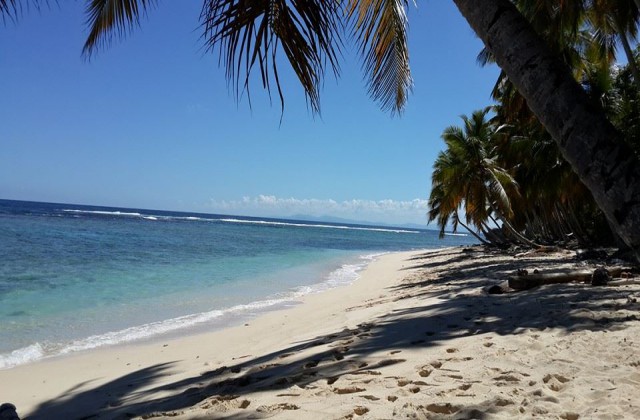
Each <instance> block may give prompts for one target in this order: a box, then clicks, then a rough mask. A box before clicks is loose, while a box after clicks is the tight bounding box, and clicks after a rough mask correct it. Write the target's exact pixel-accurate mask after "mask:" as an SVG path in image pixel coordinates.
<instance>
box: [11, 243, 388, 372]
mask: <svg viewBox="0 0 640 420" xmlns="http://www.w3.org/2000/svg"><path fill="white" fill-rule="evenodd" d="M383 254H384V253H376V254H369V255H364V256H361V257H360V258H359V261H358V262H356V263H349V264H343V265H342V266H340V267H339V268H337V269H335V270H333V271H331V272H330V273H329V274H328V275H327V276H326V277H325V278H324V280H323V281H322V282H319V283H316V284H313V285H308V286H300V287H296V288H294V289H293V290H291V291H289V292H284V293H280V294H277V295H275V296H271V297H268V298H267V299H262V300H257V301H254V302H250V303H246V304H239V305H234V306H231V307H228V308H223V309H214V310H211V311H207V312H201V313H197V314H190V315H185V316H181V317H176V318H171V319H167V320H163V321H157V322H151V323H148V324H144V325H139V326H135V327H130V328H125V329H122V330H119V331H109V332H106V333H103V334H96V335H92V336H89V337H86V338H82V339H79V340H74V341H71V342H68V343H55V344H54V343H47V345H46V346H45V347H46V349H45V348H44V347H43V346H42V345H41V344H39V343H35V344H32V345H30V346H27V347H24V348H21V349H17V350H14V351H12V352H11V353H8V354H2V355H0V369H8V368H11V367H15V366H18V365H22V364H26V363H30V362H34V361H36V360H39V359H43V358H47V357H52V356H57V355H62V354H69V353H74V352H79V351H85V350H91V349H95V348H98V347H103V346H110V345H117V344H124V343H129V342H133V341H138V340H144V339H150V338H153V337H156V336H160V335H163V334H167V333H171V332H175V331H178V330H181V329H186V328H189V327H196V326H198V325H203V324H205V323H208V322H213V321H216V320H220V319H221V318H223V317H228V318H229V321H230V322H231V323H233V320H234V319H236V320H237V319H238V318H240V317H243V316H244V317H246V316H255V315H256V314H258V313H260V312H264V311H265V310H269V309H274V308H276V307H282V306H284V305H287V304H291V305H293V304H296V303H299V299H300V298H302V297H303V296H305V295H309V294H313V293H319V292H323V291H326V290H329V289H333V288H336V287H340V286H345V285H348V284H351V283H353V282H354V281H356V280H357V279H358V277H359V276H360V274H359V273H360V271H361V270H362V269H363V268H364V267H366V266H367V264H369V263H370V262H371V261H373V260H374V259H375V258H377V257H379V256H380V255H383Z"/></svg>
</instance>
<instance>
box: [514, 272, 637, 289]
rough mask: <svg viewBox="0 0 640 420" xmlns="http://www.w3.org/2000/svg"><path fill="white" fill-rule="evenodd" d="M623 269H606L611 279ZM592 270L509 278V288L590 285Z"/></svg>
mask: <svg viewBox="0 0 640 420" xmlns="http://www.w3.org/2000/svg"><path fill="white" fill-rule="evenodd" d="M624 270H625V269H624V268H623V267H610V268H607V271H608V272H609V275H610V276H611V277H616V276H619V275H620V274H621V273H622V272H623V271H624ZM593 271H594V270H574V271H559V272H555V273H537V274H528V275H524V276H520V275H516V276H511V277H509V287H511V288H512V289H514V290H527V289H532V288H534V287H538V286H542V285H544V284H559V283H573V282H582V283H590V282H591V276H592V275H593Z"/></svg>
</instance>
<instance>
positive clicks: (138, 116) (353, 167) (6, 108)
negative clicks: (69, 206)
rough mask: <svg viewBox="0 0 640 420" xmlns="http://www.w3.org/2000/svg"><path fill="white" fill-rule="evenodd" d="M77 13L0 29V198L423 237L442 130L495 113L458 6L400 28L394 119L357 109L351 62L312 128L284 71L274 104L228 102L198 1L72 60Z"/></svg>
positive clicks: (362, 89)
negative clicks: (401, 106) (404, 76)
mask: <svg viewBox="0 0 640 420" xmlns="http://www.w3.org/2000/svg"><path fill="white" fill-rule="evenodd" d="M84 3H85V2H59V5H52V6H50V8H44V9H43V10H41V11H39V12H38V11H35V10H31V11H29V12H28V13H26V14H25V15H24V16H23V17H22V18H21V19H20V20H19V21H18V23H12V22H5V24H4V25H2V26H0V91H1V92H2V94H1V95H0V115H2V124H0V150H1V151H0V198H8V199H21V200H35V201H52V202H66V203H78V204H94V205H108V206H122V207H139V208H151V209H166V210H184V211H199V212H209V213H228V214H240V215H256V216H290V215H300V214H306V215H313V216H320V215H330V216H335V217H344V218H349V219H356V220H364V221H374V222H384V223H392V224H400V223H426V217H425V213H426V211H427V208H426V206H425V204H426V199H427V197H428V194H429V189H430V173H431V166H432V164H433V161H434V159H435V157H436V156H437V153H438V151H439V150H441V149H442V147H443V143H442V141H441V140H440V133H441V132H442V130H443V129H444V128H445V127H446V126H448V125H451V124H458V122H459V118H458V116H459V115H460V114H468V113H471V112H472V111H473V110H475V109H478V108H480V107H483V106H486V105H488V104H489V103H490V98H489V92H490V90H491V87H492V86H493V83H494V82H495V80H496V78H497V74H498V69H497V68H495V67H492V68H484V69H483V68H480V67H479V66H478V65H477V64H476V62H475V57H476V54H477V53H478V51H479V50H480V49H481V47H482V44H481V42H480V41H479V40H478V39H477V38H476V37H475V36H474V34H473V33H472V31H471V29H470V28H469V27H468V25H467V24H466V22H465V21H464V20H463V18H462V17H461V16H460V14H459V12H458V11H457V9H455V6H454V4H453V2H451V1H441V0H437V1H436V0H427V1H421V2H419V3H418V7H417V8H415V7H412V8H411V10H410V13H409V22H410V39H409V42H410V52H411V66H412V71H413V77H414V84H415V86H414V90H413V94H412V96H411V97H410V100H409V104H408V106H407V108H406V111H405V112H404V114H403V115H402V116H401V117H399V118H398V117H391V116H390V115H388V114H385V113H383V112H382V111H380V110H379V108H378V107H377V105H376V104H375V103H373V102H372V101H371V100H370V99H369V98H368V96H367V92H366V86H365V85H364V82H363V79H362V75H361V72H360V62H359V61H358V57H357V55H356V54H354V52H353V50H354V48H353V47H352V46H351V45H349V44H347V45H346V46H345V48H344V51H343V55H344V61H343V62H342V75H341V77H340V79H339V80H337V81H336V80H335V79H334V78H333V77H329V78H327V79H326V81H325V83H324V87H323V89H322V96H321V100H322V115H321V116H314V115H312V114H311V112H310V111H309V109H308V108H307V106H306V102H305V99H304V95H303V92H302V89H301V88H300V87H299V86H298V84H297V81H296V80H295V79H294V78H293V77H291V74H290V73H289V72H287V71H284V72H283V75H282V77H283V79H284V81H283V85H284V90H285V96H286V105H285V106H286V107H285V113H284V116H283V118H282V124H280V118H281V114H280V107H279V103H278V102H277V101H274V103H273V105H270V103H269V100H268V97H267V96H266V95H265V94H263V93H262V92H261V91H260V86H259V85H258V84H255V85H254V86H253V90H252V107H251V108H250V107H249V103H248V101H247V100H246V98H243V99H241V100H240V101H239V102H237V101H236V100H235V97H234V95H233V94H232V93H231V92H230V91H229V89H228V87H227V83H226V80H225V78H224V72H223V71H222V70H221V69H219V68H218V62H217V56H215V55H213V54H206V53H205V52H204V51H203V48H202V41H201V39H200V31H199V30H198V16H199V12H200V5H201V2H196V1H193V2H177V1H163V2H160V5H159V6H158V7H157V8H155V9H153V10H151V11H150V12H149V14H148V16H147V17H146V18H145V19H143V21H142V25H141V27H140V28H139V29H138V30H136V31H134V32H133V33H132V34H130V35H129V36H128V37H126V39H124V40H121V41H120V40H117V41H115V42H114V43H112V45H111V46H110V47H109V48H108V49H106V50H103V51H101V52H100V53H99V54H97V55H95V56H94V57H93V58H92V59H91V61H86V60H84V59H83V58H82V57H81V49H82V45H83V42H84V39H85V37H86V32H87V31H86V26H85V16H84V11H83V9H84Z"/></svg>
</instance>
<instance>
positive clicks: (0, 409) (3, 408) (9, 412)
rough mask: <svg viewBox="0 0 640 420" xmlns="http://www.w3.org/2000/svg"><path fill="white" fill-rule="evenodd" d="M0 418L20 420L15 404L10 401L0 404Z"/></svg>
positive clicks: (1, 419)
mask: <svg viewBox="0 0 640 420" xmlns="http://www.w3.org/2000/svg"><path fill="white" fill-rule="evenodd" d="M0 420H20V417H19V416H18V412H17V411H16V406H15V405H13V404H11V403H4V404H2V405H0Z"/></svg>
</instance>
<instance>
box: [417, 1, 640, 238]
mask: <svg viewBox="0 0 640 420" xmlns="http://www.w3.org/2000/svg"><path fill="white" fill-rule="evenodd" d="M518 3H519V4H520V7H521V10H522V11H523V14H524V15H525V16H527V15H528V17H529V19H530V20H531V21H532V22H533V24H534V26H538V27H539V28H540V29H541V32H542V33H544V37H545V39H546V40H547V42H548V43H549V45H550V48H551V49H553V50H554V51H556V52H557V54H558V55H560V56H562V57H563V59H564V61H565V63H566V64H567V65H568V66H569V67H570V68H571V69H572V73H573V76H574V78H575V79H576V80H577V81H578V82H579V83H580V84H581V86H582V87H583V89H584V91H585V92H586V93H587V96H588V100H589V101H590V103H591V105H592V106H593V107H594V108H597V109H599V110H600V111H601V112H603V113H604V114H605V115H607V117H608V119H609V120H610V121H611V122H612V123H613V124H614V126H615V127H616V128H617V129H618V131H619V132H621V133H622V135H623V138H624V141H625V142H626V143H627V144H628V145H629V146H630V147H631V148H632V149H633V151H634V153H635V154H636V156H637V157H638V156H640V88H639V86H640V84H639V83H638V82H639V80H638V79H637V78H636V77H635V74H636V71H637V70H636V69H637V63H638V62H639V61H640V60H638V59H639V58H640V49H636V51H635V54H634V53H633V52H631V53H630V54H627V55H626V57H625V58H628V59H629V60H630V61H629V62H628V63H627V64H626V65H624V66H618V65H616V62H615V58H616V55H615V53H616V50H615V48H614V47H615V42H616V41H620V42H621V43H624V42H622V40H621V39H623V38H625V37H626V35H627V34H632V35H634V36H635V28H636V25H637V21H638V16H637V8H635V5H633V4H631V3H628V4H627V5H628V6H629V8H630V9H633V10H634V11H635V12H636V15H635V16H633V19H631V18H629V17H627V18H626V20H624V22H632V23H633V25H631V23H627V25H628V26H627V30H626V31H623V35H622V36H621V35H620V34H619V33H618V32H617V31H615V30H614V29H615V27H613V28H612V27H606V26H605V24H606V23H607V22H616V21H622V19H620V18H619V19H613V18H612V19H604V18H603V16H604V12H597V13H596V11H594V10H593V9H581V10H578V11H576V10H574V11H573V12H574V13H576V15H575V17H574V18H573V19H568V20H562V19H560V12H561V10H560V9H545V8H538V9H531V8H530V7H531V3H534V2H531V1H520V2H518ZM602 3H606V2H601V3H598V2H594V6H599V7H601V8H602V7H603V5H602ZM622 3H624V2H619V3H618V2H614V3H611V2H610V4H609V5H610V6H611V5H612V4H614V5H620V4H622ZM576 4H577V2H576ZM528 7H529V8H528ZM550 12H553V13H555V14H552V13H550ZM560 25H565V26H564V27H558V26H560ZM625 42H626V43H627V44H628V40H627V41H625ZM625 50H626V48H625ZM478 61H479V62H480V63H481V64H482V65H485V64H487V63H490V62H492V61H493V56H492V54H491V53H490V52H489V51H488V50H487V49H484V50H483V51H482V52H481V53H480V54H479V56H478ZM492 97H493V99H494V100H495V101H496V105H494V106H492V107H488V108H486V109H484V110H481V111H475V112H474V113H473V114H472V116H471V117H467V116H462V121H463V125H462V126H461V127H457V126H451V127H447V128H446V129H445V130H444V132H443V134H442V139H443V140H444V142H445V144H446V150H445V151H443V152H441V153H440V154H439V156H438V159H437V160H436V162H435V164H434V167H433V175H432V191H431V195H430V198H429V203H430V211H429V220H430V221H433V220H435V221H437V224H438V226H439V227H440V232H441V234H443V233H444V231H445V229H446V228H448V227H449V226H451V227H452V228H453V230H454V231H455V230H457V229H458V227H459V226H462V227H463V228H465V229H466V230H468V231H470V232H471V233H472V234H473V235H474V236H476V237H478V238H479V239H480V240H481V241H482V242H483V243H489V244H493V245H501V246H507V245H510V244H525V245H532V244H544V245H547V244H563V245H577V246H583V247H589V246H597V245H616V244H617V245H623V243H622V242H621V241H620V239H619V238H617V235H616V233H615V231H614V230H612V229H611V227H610V225H609V224H608V223H607V219H606V217H605V215H604V213H603V212H602V211H601V210H600V209H599V208H598V206H597V204H596V202H595V200H594V198H593V195H592V194H591V193H590V191H589V190H588V189H587V187H586V186H585V185H584V183H583V182H582V181H581V180H580V178H579V177H578V176H577V175H576V173H575V172H574V171H573V169H572V167H571V165H570V164H569V163H568V162H567V161H566V160H565V159H564V158H563V156H562V154H561V153H560V150H559V148H558V146H557V144H556V142H554V141H553V138H552V137H551V135H550V134H549V133H548V132H547V130H546V129H545V128H544V126H543V125H542V124H541V123H540V122H539V120H538V118H537V117H536V116H535V115H534V114H533V113H532V112H531V110H530V109H529V107H528V106H527V102H526V100H525V98H523V97H522V96H521V95H520V94H519V93H518V91H517V90H516V89H515V87H514V86H513V84H512V83H511V82H510V80H509V78H508V77H507V76H506V74H505V73H504V72H502V73H501V74H500V77H499V79H498V81H497V83H496V85H495V87H494V89H493V92H492ZM488 115H491V116H492V118H488ZM463 220H464V222H463Z"/></svg>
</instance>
